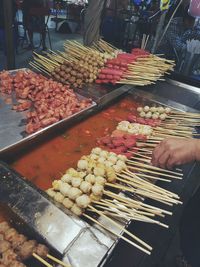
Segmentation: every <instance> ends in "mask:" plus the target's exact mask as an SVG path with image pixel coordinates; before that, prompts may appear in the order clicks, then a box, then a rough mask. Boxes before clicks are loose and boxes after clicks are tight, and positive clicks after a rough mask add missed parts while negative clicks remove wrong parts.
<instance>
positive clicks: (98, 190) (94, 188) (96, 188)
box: [92, 184, 104, 196]
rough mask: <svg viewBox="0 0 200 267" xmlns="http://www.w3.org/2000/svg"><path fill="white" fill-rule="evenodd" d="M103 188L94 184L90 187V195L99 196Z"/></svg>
mask: <svg viewBox="0 0 200 267" xmlns="http://www.w3.org/2000/svg"><path fill="white" fill-rule="evenodd" d="M103 190H104V187H103V186H102V185H100V184H94V185H93V186H92V193H93V194H94V195H96V196H101V195H102V194H103Z"/></svg>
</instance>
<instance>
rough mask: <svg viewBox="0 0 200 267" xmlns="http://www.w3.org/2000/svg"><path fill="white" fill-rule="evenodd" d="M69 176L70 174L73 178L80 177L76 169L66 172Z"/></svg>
mask: <svg viewBox="0 0 200 267" xmlns="http://www.w3.org/2000/svg"><path fill="white" fill-rule="evenodd" d="M66 173H67V174H70V175H71V176H73V177H76V176H78V172H77V170H75V169H74V168H69V169H68V170H67V171H66Z"/></svg>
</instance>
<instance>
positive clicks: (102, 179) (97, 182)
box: [95, 176, 106, 185]
mask: <svg viewBox="0 0 200 267" xmlns="http://www.w3.org/2000/svg"><path fill="white" fill-rule="evenodd" d="M95 183H96V184H101V185H105V183H106V179H105V178H103V177H102V176H97V177H96V178H95Z"/></svg>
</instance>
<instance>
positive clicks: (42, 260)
mask: <svg viewBox="0 0 200 267" xmlns="http://www.w3.org/2000/svg"><path fill="white" fill-rule="evenodd" d="M32 255H33V257H34V258H36V259H37V260H38V261H40V262H41V263H43V264H44V265H45V266H47V267H53V265H51V264H49V263H48V262H47V261H45V260H44V259H43V258H41V257H40V256H38V255H37V254H35V253H33V254H32Z"/></svg>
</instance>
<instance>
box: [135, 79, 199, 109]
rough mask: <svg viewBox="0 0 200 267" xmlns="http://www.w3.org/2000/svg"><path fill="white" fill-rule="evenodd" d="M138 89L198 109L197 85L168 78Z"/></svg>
mask: <svg viewBox="0 0 200 267" xmlns="http://www.w3.org/2000/svg"><path fill="white" fill-rule="evenodd" d="M140 90H141V91H144V92H150V93H152V94H153V95H157V96H160V97H163V98H165V99H169V100H172V101H174V102H177V103H180V104H183V105H185V106H188V107H191V108H194V109H197V110H200V89H198V88H197V87H194V86H190V85H187V84H184V83H179V82H177V81H173V80H169V79H168V80H167V81H165V82H157V83H156V84H154V85H150V86H145V87H142V88H140Z"/></svg>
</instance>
